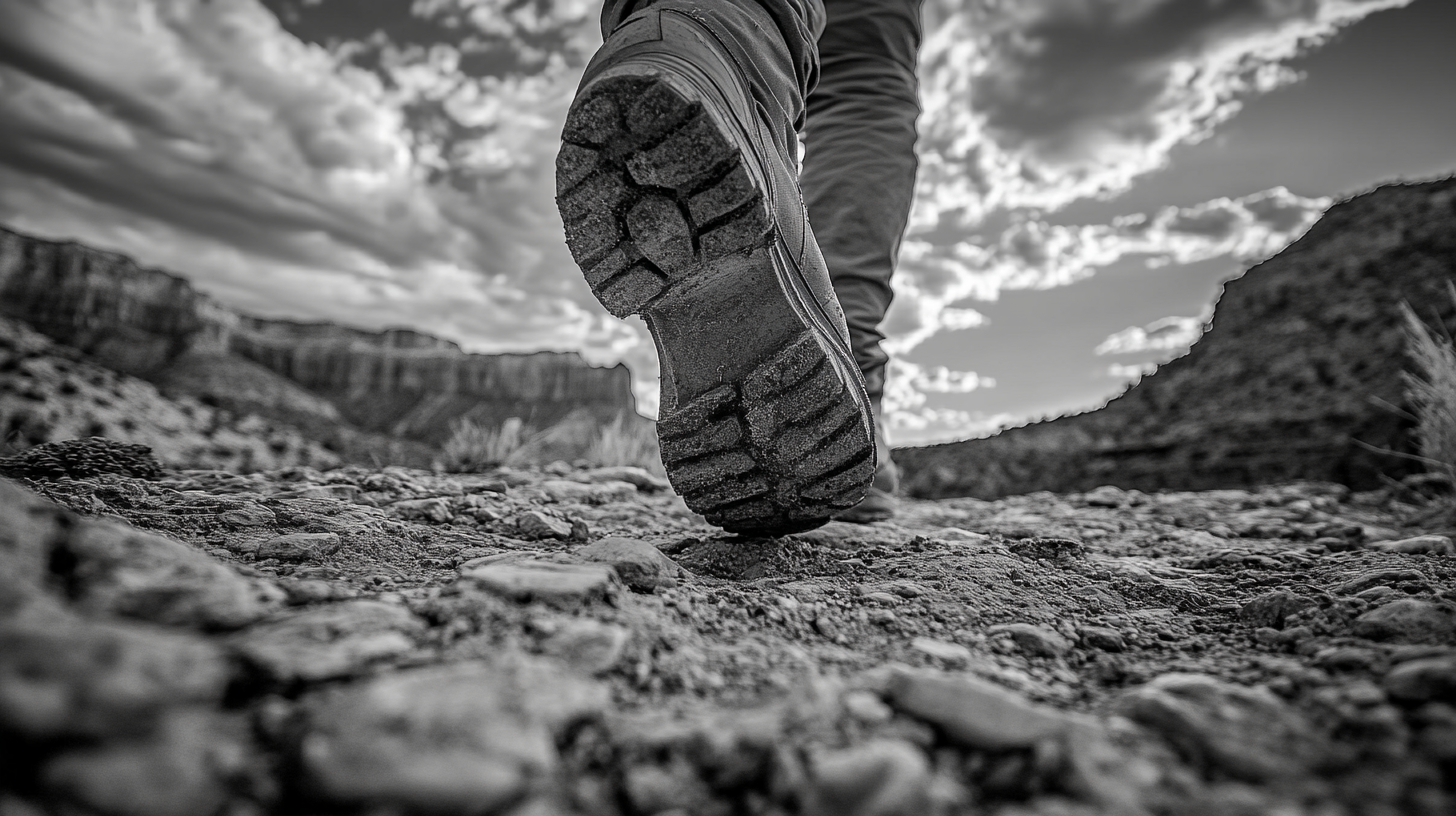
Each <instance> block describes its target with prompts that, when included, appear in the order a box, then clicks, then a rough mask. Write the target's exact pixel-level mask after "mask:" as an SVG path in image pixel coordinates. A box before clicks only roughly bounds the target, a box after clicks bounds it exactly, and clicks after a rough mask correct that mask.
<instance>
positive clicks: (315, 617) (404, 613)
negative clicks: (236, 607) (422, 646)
mask: <svg viewBox="0 0 1456 816" xmlns="http://www.w3.org/2000/svg"><path fill="white" fill-rule="evenodd" d="M423 628H424V624H423V622H421V621H420V620H419V619H418V618H416V617H415V616H414V615H412V614H411V613H410V611H409V610H408V609H405V608H404V607H401V606H396V605H394V604H388V603H383V602H380V601H368V600H354V601H344V602H340V603H335V604H331V605H329V606H323V607H319V608H316V609H306V610H303V611H299V612H287V613H284V614H283V615H281V616H279V617H277V618H275V619H273V620H269V621H265V622H263V623H259V624H256V625H254V626H251V627H249V628H248V629H247V630H246V631H244V632H242V633H241V634H240V635H238V636H237V638H236V640H235V641H234V648H235V649H236V650H237V652H238V653H239V654H240V655H241V656H242V657H243V659H244V660H246V661H247V662H248V663H249V664H250V665H251V666H253V667H254V668H255V669H256V670H258V671H260V672H261V673H262V674H263V675H264V676H266V677H268V678H269V679H271V680H273V681H274V682H278V683H290V682H297V681H306V682H317V681H320V680H332V679H335V678H340V677H352V676H353V675H355V674H358V673H359V672H361V671H363V670H364V669H365V668H367V667H368V666H370V665H371V664H373V663H376V662H378V661H381V660H386V659H388V658H391V657H396V656H398V655H401V654H404V653H405V652H408V651H409V650H410V649H412V648H414V641H413V639H412V637H411V636H412V635H415V634H417V633H419V632H420V631H421V630H422V629H423Z"/></svg>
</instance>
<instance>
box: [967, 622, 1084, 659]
mask: <svg viewBox="0 0 1456 816" xmlns="http://www.w3.org/2000/svg"><path fill="white" fill-rule="evenodd" d="M986 634H988V635H1010V636H1011V640H1012V641H1013V642H1014V643H1015V644H1016V647H1017V648H1018V649H1020V650H1021V651H1023V652H1025V653H1026V654H1029V655H1036V656H1038V657H1060V656H1062V655H1064V654H1066V653H1067V652H1070V651H1071V650H1072V644H1071V642H1070V641H1068V640H1067V639H1066V638H1064V637H1062V636H1061V635H1059V634H1057V633H1056V632H1053V631H1052V630H1050V629H1047V628H1045V627H1042V626H1037V625H1035V624H1030V623H1003V624H1000V625H998V626H992V627H990V628H989V629H987V630H986Z"/></svg>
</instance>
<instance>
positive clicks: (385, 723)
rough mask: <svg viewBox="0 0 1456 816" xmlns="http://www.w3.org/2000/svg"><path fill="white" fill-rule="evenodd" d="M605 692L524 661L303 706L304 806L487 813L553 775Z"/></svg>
mask: <svg viewBox="0 0 1456 816" xmlns="http://www.w3.org/2000/svg"><path fill="white" fill-rule="evenodd" d="M608 701H609V696H608V693H607V690H606V689H605V687H602V686H599V685H597V684H595V683H592V682H589V681H586V680H582V679H580V678H578V677H574V676H572V675H570V674H567V673H565V672H563V671H562V670H561V667H560V664H559V663H555V662H554V661H553V662H547V661H540V660H532V659H526V658H519V657H517V658H510V659H503V660H502V661H500V662H498V663H495V664H487V663H463V664H457V665H454V666H448V667H442V668H430V669H416V670H412V671H405V672H399V673H396V674H392V675H389V676H387V677H383V678H380V679H377V680H373V681H370V682H368V683H364V684H362V685H358V686H353V687H349V688H343V689H339V690H336V691H331V692H327V693H324V694H321V695H317V696H315V697H313V698H310V699H308V700H307V701H306V708H307V711H308V722H307V730H306V733H305V735H304V737H303V739H302V741H301V742H300V743H299V745H298V752H297V754H298V761H299V763H300V767H301V769H302V784H303V787H304V790H305V791H306V792H307V794H308V795H310V796H311V797H313V798H315V799H319V800H323V801H325V802H331V803H342V804H347V805H352V806H365V807H374V808H380V809H382V810H384V811H387V812H400V811H403V812H408V813H495V812H496V811H497V809H499V808H500V807H502V806H503V805H506V804H509V803H511V802H514V801H517V800H518V799H521V798H522V797H524V796H525V795H526V794H527V793H528V792H529V791H530V790H532V789H533V788H538V789H539V788H544V787H546V786H547V785H548V783H549V781H550V775H551V773H552V772H553V771H554V770H555V769H556V767H557V763H558V757H557V753H556V745H555V742H554V739H555V737H556V736H557V735H558V734H560V733H561V732H562V731H563V730H564V729H565V728H566V727H567V726H569V725H570V724H571V723H573V722H575V721H577V720H579V719H581V718H582V717H584V716H588V715H591V714H593V713H595V712H598V711H600V710H602V709H603V708H604V707H605V706H606V705H607V703H608Z"/></svg>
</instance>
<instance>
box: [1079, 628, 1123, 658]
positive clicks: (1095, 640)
mask: <svg viewBox="0 0 1456 816" xmlns="http://www.w3.org/2000/svg"><path fill="white" fill-rule="evenodd" d="M1077 636H1078V637H1080V638H1081V639H1082V643H1084V644H1086V645H1087V646H1091V647H1092V648H1094V649H1101V650H1102V651H1104V652H1120V651H1123V650H1124V649H1126V648H1127V642H1126V641H1125V640H1124V639H1123V637H1122V633H1121V632H1119V631H1117V630H1116V629H1109V628H1107V627H1106V626H1083V627H1082V628H1081V629H1078V630H1077Z"/></svg>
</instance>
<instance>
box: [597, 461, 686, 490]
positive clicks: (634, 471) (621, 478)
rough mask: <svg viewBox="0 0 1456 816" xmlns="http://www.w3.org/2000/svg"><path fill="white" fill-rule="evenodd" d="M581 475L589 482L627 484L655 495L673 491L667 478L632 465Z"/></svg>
mask: <svg viewBox="0 0 1456 816" xmlns="http://www.w3.org/2000/svg"><path fill="white" fill-rule="evenodd" d="M579 475H580V476H581V478H583V479H585V480H587V481H588V482H596V483H602V482H626V483H627V484H630V485H632V486H633V487H636V488H637V489H638V490H645V491H648V492H653V493H660V492H662V491H665V490H671V489H672V484H671V483H669V482H668V481H667V477H665V476H656V475H653V474H652V473H649V472H648V471H646V470H644V469H643V468H640V467H634V466H631V465H619V466H612V467H599V468H593V469H591V470H587V471H583V472H582V473H581V474H579Z"/></svg>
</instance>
